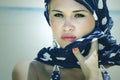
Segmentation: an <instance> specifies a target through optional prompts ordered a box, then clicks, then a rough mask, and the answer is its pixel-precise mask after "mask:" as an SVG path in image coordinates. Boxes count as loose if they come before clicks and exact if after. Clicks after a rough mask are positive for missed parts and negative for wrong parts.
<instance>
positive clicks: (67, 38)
mask: <svg viewBox="0 0 120 80" xmlns="http://www.w3.org/2000/svg"><path fill="white" fill-rule="evenodd" d="M61 38H62V39H63V40H64V41H74V40H75V39H76V36H74V35H73V34H64V35H62V37H61Z"/></svg>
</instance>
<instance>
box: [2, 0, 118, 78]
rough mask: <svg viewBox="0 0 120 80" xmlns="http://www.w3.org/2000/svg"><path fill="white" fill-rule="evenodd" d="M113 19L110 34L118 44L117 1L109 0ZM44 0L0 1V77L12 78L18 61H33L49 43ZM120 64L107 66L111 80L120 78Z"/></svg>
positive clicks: (49, 33) (48, 28) (50, 40)
mask: <svg viewBox="0 0 120 80" xmlns="http://www.w3.org/2000/svg"><path fill="white" fill-rule="evenodd" d="M107 2H108V7H109V9H110V15H111V16H112V18H113V20H114V27H113V28H112V35H113V36H114V37H115V38H116V39H117V42H118V43H120V37H119V34H120V31H119V30H120V27H119V26H120V22H119V20H120V7H119V3H120V0H108V1H107ZM43 5H44V0H0V80H12V77H11V76H12V70H13V67H14V66H15V64H16V63H17V62H18V61H21V60H33V59H34V57H35V56H36V54H37V53H38V51H39V50H40V49H41V48H42V47H47V46H49V45H51V44H52V43H51V42H52V37H51V36H52V32H51V29H50V27H48V24H47V22H46V20H45V18H44V16H43V11H44V6H43ZM119 72H120V67H118V66H114V67H111V68H109V73H110V74H111V77H112V80H118V79H120V76H119Z"/></svg>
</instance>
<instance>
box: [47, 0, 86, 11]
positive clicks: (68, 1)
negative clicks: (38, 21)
mask: <svg viewBox="0 0 120 80" xmlns="http://www.w3.org/2000/svg"><path fill="white" fill-rule="evenodd" d="M49 7H50V9H61V10H64V9H67V10H74V9H85V10H87V8H86V7H85V6H83V5H82V4H80V3H78V2H76V1H75V0H51V2H50V5H49Z"/></svg>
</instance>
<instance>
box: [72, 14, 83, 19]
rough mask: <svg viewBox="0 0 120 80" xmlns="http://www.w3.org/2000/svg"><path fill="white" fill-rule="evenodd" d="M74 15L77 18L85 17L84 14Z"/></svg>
mask: <svg viewBox="0 0 120 80" xmlns="http://www.w3.org/2000/svg"><path fill="white" fill-rule="evenodd" d="M74 17H75V18H82V17H85V15H83V14H75V16H74Z"/></svg>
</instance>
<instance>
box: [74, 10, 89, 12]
mask: <svg viewBox="0 0 120 80" xmlns="http://www.w3.org/2000/svg"><path fill="white" fill-rule="evenodd" d="M73 12H87V10H85V9H82V10H75V11H73Z"/></svg>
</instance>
